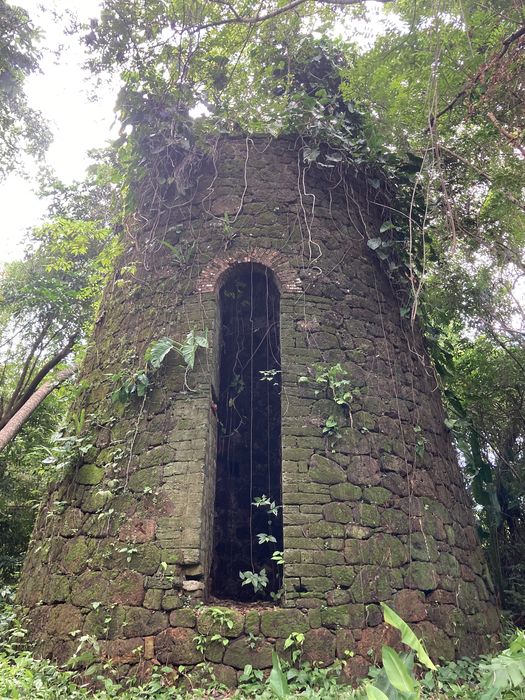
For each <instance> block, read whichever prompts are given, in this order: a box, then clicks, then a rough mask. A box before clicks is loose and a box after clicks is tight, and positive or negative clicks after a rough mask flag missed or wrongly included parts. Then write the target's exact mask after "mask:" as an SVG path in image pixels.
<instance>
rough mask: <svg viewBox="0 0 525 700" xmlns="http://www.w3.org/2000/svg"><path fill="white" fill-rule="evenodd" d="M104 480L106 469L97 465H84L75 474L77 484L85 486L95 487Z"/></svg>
mask: <svg viewBox="0 0 525 700" xmlns="http://www.w3.org/2000/svg"><path fill="white" fill-rule="evenodd" d="M103 478H104V469H102V467H97V466H96V464H83V465H82V466H81V467H80V469H79V470H78V471H77V473H76V474H75V481H76V482H77V484H84V485H85V486H95V485H96V484H99V483H100V482H101V481H102V479H103Z"/></svg>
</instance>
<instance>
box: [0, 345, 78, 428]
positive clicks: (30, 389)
mask: <svg viewBox="0 0 525 700" xmlns="http://www.w3.org/2000/svg"><path fill="white" fill-rule="evenodd" d="M76 339H77V336H76V335H73V336H71V338H70V339H69V341H68V343H67V345H66V346H65V347H63V348H62V350H60V351H59V352H57V354H56V355H54V356H53V357H52V358H51V359H50V360H48V362H46V364H45V365H44V366H43V367H42V368H41V369H40V370H39V371H38V372H37V373H36V375H35V376H34V378H33V380H32V381H31V383H30V384H29V385H28V386H27V388H26V389H25V391H24V393H23V394H22V396H21V397H20V398H19V399H18V400H17V401H16V403H14V404H13V406H11V408H10V410H9V412H7V411H6V413H5V414H4V415H3V416H2V420H0V429H2V428H4V426H6V425H7V424H8V423H9V422H10V420H11V418H12V417H13V416H14V414H16V413H17V412H18V411H19V410H20V409H21V408H22V406H23V405H24V404H25V403H26V402H27V401H29V399H30V398H31V396H32V394H34V393H36V391H37V387H38V385H39V384H40V382H41V381H42V380H43V379H44V378H45V377H46V376H47V375H48V374H49V372H51V370H52V369H54V368H55V367H56V366H57V365H58V364H59V363H60V362H62V360H63V359H64V358H65V357H67V356H68V355H69V353H70V352H71V350H72V349H73V345H74V344H75V341H76Z"/></svg>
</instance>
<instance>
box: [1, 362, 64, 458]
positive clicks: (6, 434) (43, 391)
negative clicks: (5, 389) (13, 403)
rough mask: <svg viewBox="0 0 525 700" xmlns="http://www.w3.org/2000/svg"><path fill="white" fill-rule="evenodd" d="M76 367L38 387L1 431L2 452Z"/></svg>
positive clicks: (60, 373)
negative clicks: (47, 397) (34, 412)
mask: <svg viewBox="0 0 525 700" xmlns="http://www.w3.org/2000/svg"><path fill="white" fill-rule="evenodd" d="M75 370H76V368H75V367H67V368H66V369H63V370H62V371H61V372H59V373H58V374H57V376H56V377H55V378H54V379H53V380H51V381H49V382H45V383H44V384H42V386H40V387H38V389H36V391H35V392H34V393H33V394H32V395H31V396H30V397H29V398H28V399H27V401H26V402H25V404H24V405H23V406H22V407H21V408H20V409H19V410H18V411H17V412H16V413H15V415H14V416H13V417H12V418H11V419H10V420H9V421H8V422H7V424H6V425H5V427H4V428H2V430H0V451H2V450H3V449H4V447H6V446H7V445H8V444H9V443H10V442H11V440H12V439H13V438H15V437H16V436H17V435H18V433H19V432H20V429H21V428H22V426H23V425H24V423H25V422H26V421H27V420H28V419H29V418H30V417H31V415H32V413H33V411H35V409H37V408H38V407H39V406H40V404H41V403H42V401H43V400H44V399H45V398H46V396H48V395H49V394H50V393H51V392H52V391H53V390H54V389H56V388H57V386H59V385H60V384H62V382H63V381H65V380H66V379H69V377H71V376H72V375H73V374H74V373H75Z"/></svg>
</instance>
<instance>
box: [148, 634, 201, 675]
mask: <svg viewBox="0 0 525 700" xmlns="http://www.w3.org/2000/svg"><path fill="white" fill-rule="evenodd" d="M194 636H195V632H194V630H192V629H187V628H185V627H179V628H169V629H166V630H164V631H163V632H161V633H160V634H158V635H157V636H156V637H155V655H156V657H157V659H158V660H159V661H160V662H161V663H163V664H173V665H174V666H178V665H179V664H190V665H192V664H197V663H199V661H201V660H202V656H201V653H200V652H199V651H197V648H196V646H195V640H194Z"/></svg>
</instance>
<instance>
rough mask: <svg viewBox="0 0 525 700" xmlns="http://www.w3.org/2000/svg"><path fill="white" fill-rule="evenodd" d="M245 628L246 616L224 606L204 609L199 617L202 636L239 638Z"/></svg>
mask: <svg viewBox="0 0 525 700" xmlns="http://www.w3.org/2000/svg"><path fill="white" fill-rule="evenodd" d="M243 627H244V615H242V613H240V612H239V611H238V610H232V609H231V608H226V607H224V606H213V607H210V608H204V609H203V610H202V611H201V612H199V614H198V615H197V629H198V631H199V633H200V634H206V635H213V634H221V635H222V636H223V637H230V638H233V637H238V636H239V635H240V634H241V632H242V630H243Z"/></svg>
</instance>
